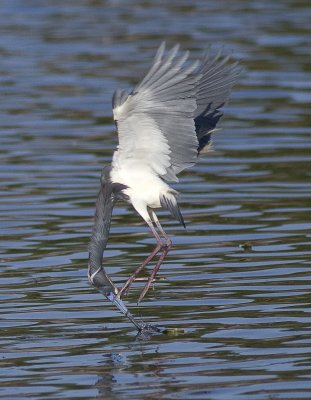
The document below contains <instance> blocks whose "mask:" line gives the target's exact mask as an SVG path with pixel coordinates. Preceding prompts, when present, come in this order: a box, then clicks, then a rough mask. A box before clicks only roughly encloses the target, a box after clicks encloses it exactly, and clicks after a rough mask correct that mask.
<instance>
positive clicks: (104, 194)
mask: <svg viewBox="0 0 311 400" xmlns="http://www.w3.org/2000/svg"><path fill="white" fill-rule="evenodd" d="M113 206H114V196H113V192H112V188H111V185H110V184H109V183H103V184H102V185H101V188H100V191H99V193H98V196H97V200H96V213H95V221H94V227H93V233H92V237H91V240H90V244H89V265H88V276H89V280H90V283H91V284H92V285H94V286H95V287H96V288H97V289H98V290H99V291H101V292H102V293H104V294H106V293H109V292H113V293H116V288H115V286H114V284H113V283H112V281H111V279H110V278H109V277H108V275H107V274H106V272H105V270H104V268H103V266H102V261H103V253H104V250H105V248H106V246H107V242H108V237H109V231H110V222H111V217H112V210H113Z"/></svg>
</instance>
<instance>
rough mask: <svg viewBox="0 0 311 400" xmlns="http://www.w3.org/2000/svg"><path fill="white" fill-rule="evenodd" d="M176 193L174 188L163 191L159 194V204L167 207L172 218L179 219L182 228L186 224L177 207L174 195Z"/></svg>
mask: <svg viewBox="0 0 311 400" xmlns="http://www.w3.org/2000/svg"><path fill="white" fill-rule="evenodd" d="M177 194H178V193H177V192H176V190H170V191H167V192H165V193H161V194H160V203H161V206H162V207H163V208H165V209H167V210H168V211H169V212H170V213H171V214H172V216H173V217H174V218H176V219H177V221H179V222H180V223H181V224H182V225H183V227H184V228H186V224H185V221H184V218H183V216H182V214H181V211H180V208H179V207H178V204H177V200H176V195H177Z"/></svg>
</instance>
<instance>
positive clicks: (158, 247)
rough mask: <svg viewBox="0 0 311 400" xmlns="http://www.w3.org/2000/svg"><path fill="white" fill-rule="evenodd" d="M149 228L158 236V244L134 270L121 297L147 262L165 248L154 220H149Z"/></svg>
mask: <svg viewBox="0 0 311 400" xmlns="http://www.w3.org/2000/svg"><path fill="white" fill-rule="evenodd" d="M147 224H148V226H149V228H150V229H151V231H152V233H153V236H154V237H155V238H156V241H157V245H156V247H155V248H154V250H153V251H152V253H151V254H150V255H149V256H148V257H147V258H146V259H145V261H144V262H143V263H142V264H141V265H140V266H139V267H138V268H137V269H136V270H135V271H134V273H133V274H132V275H131V276H130V277H129V278H128V280H127V281H126V283H125V284H124V286H123V287H122V289H121V290H120V291H119V293H118V296H119V297H120V298H121V297H122V296H123V295H124V294H125V293H126V292H127V290H128V289H129V287H130V286H131V284H132V283H133V282H134V281H135V279H136V278H137V276H138V275H139V274H140V272H141V271H142V270H143V269H144V268H145V267H146V265H147V264H149V263H150V261H152V260H153V259H154V257H155V256H156V255H157V254H158V252H159V251H160V250H161V249H162V248H163V243H162V240H161V238H160V236H159V235H158V233H157V231H156V230H155V228H154V226H153V224H152V222H151V221H150V222H147Z"/></svg>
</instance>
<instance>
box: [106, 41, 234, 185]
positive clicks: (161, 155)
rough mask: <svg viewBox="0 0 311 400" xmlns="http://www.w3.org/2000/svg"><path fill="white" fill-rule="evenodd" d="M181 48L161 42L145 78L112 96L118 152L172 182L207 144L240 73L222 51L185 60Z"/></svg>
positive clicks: (194, 160) (186, 57) (120, 155)
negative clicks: (192, 60) (171, 46)
mask: <svg viewBox="0 0 311 400" xmlns="http://www.w3.org/2000/svg"><path fill="white" fill-rule="evenodd" d="M178 53H179V45H176V46H174V47H173V48H172V49H171V50H170V51H168V52H165V43H162V44H161V46H160V47H159V49H158V51H157V53H156V56H155V58H154V61H153V64H152V66H151V68H150V70H149V71H148V73H147V74H146V76H145V77H144V78H143V80H142V81H141V82H140V83H139V84H138V85H137V86H136V87H135V89H134V90H133V91H132V92H131V93H130V94H128V93H127V92H126V91H121V90H117V91H116V92H115V93H114V96H113V100H112V104H113V112H114V118H115V120H116V122H117V127H118V135H119V146H118V153H119V154H118V155H119V157H121V158H122V156H123V157H125V158H127V159H128V158H129V157H132V158H135V157H136V158H137V159H139V160H140V161H141V162H145V163H146V164H148V166H149V167H151V168H153V170H154V172H155V173H157V174H158V175H160V176H161V177H162V178H163V179H165V180H168V181H171V180H173V181H177V180H178V179H177V177H176V174H178V173H179V172H180V171H182V170H183V169H185V168H187V167H190V166H192V165H193V164H194V163H195V162H196V161H197V155H198V152H200V148H201V147H202V146H203V144H204V147H205V145H206V143H207V142H208V143H209V138H210V136H209V137H208V138H207V137H206V135H210V132H211V130H213V129H214V128H215V125H216V123H217V122H218V120H219V118H220V116H221V115H222V114H221V112H220V111H219V109H220V108H221V107H222V106H223V104H224V103H225V101H226V100H227V97H228V96H229V93H230V90H231V87H232V85H233V84H234V82H235V81H236V79H237V76H238V73H239V68H238V67H237V66H236V64H228V61H229V57H222V53H221V52H219V53H218V54H217V55H216V56H215V57H213V58H210V57H209V55H207V56H206V57H205V58H204V59H203V61H202V62H201V63H200V64H199V63H198V62H197V61H196V62H194V63H189V64H187V65H185V63H186V61H187V59H188V56H189V52H184V53H182V54H178ZM207 139H208V140H207Z"/></svg>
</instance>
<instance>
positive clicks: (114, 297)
mask: <svg viewBox="0 0 311 400" xmlns="http://www.w3.org/2000/svg"><path fill="white" fill-rule="evenodd" d="M106 297H107V299H108V300H110V301H111V302H112V304H114V305H115V306H117V307H118V309H119V310H120V311H121V312H122V313H123V314H124V315H125V316H126V317H127V318H128V319H129V320H130V321H131V322H132V324H134V325H135V327H136V328H137V330H138V331H141V330H142V326H141V325H140V324H139V323H138V322H136V321H135V319H134V317H133V315H132V314H131V313H130V312H129V310H128V309H127V308H126V306H125V304H124V303H123V301H122V300H121V299H120V297H118V295H116V294H114V293H112V292H110V293H109V294H108V295H106Z"/></svg>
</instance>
